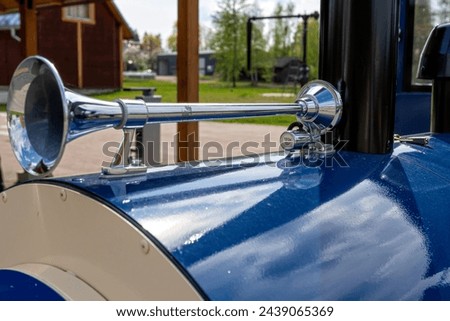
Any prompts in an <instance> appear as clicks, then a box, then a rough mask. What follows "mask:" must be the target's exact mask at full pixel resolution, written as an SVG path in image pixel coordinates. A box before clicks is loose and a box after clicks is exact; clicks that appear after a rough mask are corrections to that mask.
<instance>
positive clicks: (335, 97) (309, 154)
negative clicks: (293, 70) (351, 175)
mask: <svg viewBox="0 0 450 321" xmlns="http://www.w3.org/2000/svg"><path fill="white" fill-rule="evenodd" d="M296 102H297V103H298V104H299V105H303V106H304V107H305V110H306V112H304V113H301V114H297V122H295V123H292V124H291V125H290V126H289V127H288V130H287V131H285V132H284V133H283V134H281V136H280V146H281V148H282V149H284V150H285V151H286V152H287V153H288V156H291V155H293V154H294V153H300V155H301V156H302V157H303V158H305V159H317V158H325V157H332V156H333V155H334V153H335V149H334V146H333V145H332V144H325V143H323V142H322V140H321V136H322V135H324V134H325V133H327V132H328V131H331V130H332V129H333V128H334V127H335V126H336V125H337V124H338V123H339V121H340V119H341V116H342V99H341V96H340V94H339V93H338V92H337V91H336V89H334V87H333V86H331V85H330V84H329V83H327V82H325V81H321V80H316V81H313V82H310V83H308V84H306V85H305V86H304V87H303V88H302V89H301V91H300V93H299V94H298V97H297V101H296Z"/></svg>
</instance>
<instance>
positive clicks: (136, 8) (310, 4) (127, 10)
mask: <svg viewBox="0 0 450 321" xmlns="http://www.w3.org/2000/svg"><path fill="white" fill-rule="evenodd" d="M199 1H200V2H199V6H200V12H199V19H200V24H201V25H204V26H207V27H210V28H211V27H212V23H211V16H212V15H213V14H214V13H215V12H216V11H217V10H218V5H217V0H199ZM289 1H291V0H278V1H274V0H257V3H258V5H259V6H260V8H261V9H262V10H263V14H264V15H271V14H272V13H273V10H274V8H275V5H276V4H277V2H281V3H283V4H284V3H287V2H289ZM114 2H115V3H116V5H117V7H118V8H119V10H120V11H121V13H122V15H123V16H124V18H125V20H126V21H127V22H128V24H129V25H130V27H131V28H132V29H137V30H138V32H139V35H140V36H142V35H143V34H144V32H148V33H152V34H161V38H162V40H163V44H164V45H165V43H166V40H167V38H168V37H169V35H170V34H171V33H172V28H173V24H174V23H175V22H176V21H177V14H178V10H177V4H178V0H164V1H162V0H114ZM293 2H294V3H295V5H296V13H305V12H308V13H309V12H313V11H316V10H319V7H320V1H319V0H296V1H293ZM249 3H253V1H252V0H249Z"/></svg>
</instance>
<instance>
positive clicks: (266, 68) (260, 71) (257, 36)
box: [249, 1, 272, 86]
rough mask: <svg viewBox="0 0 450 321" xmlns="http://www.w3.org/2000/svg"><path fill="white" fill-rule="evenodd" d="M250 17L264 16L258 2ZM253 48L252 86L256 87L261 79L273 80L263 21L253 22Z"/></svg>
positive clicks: (253, 7) (250, 12)
mask: <svg viewBox="0 0 450 321" xmlns="http://www.w3.org/2000/svg"><path fill="white" fill-rule="evenodd" d="M249 15H250V16H251V17H261V16H262V15H263V14H262V10H261V8H260V7H259V6H258V3H257V2H256V1H255V3H254V4H253V5H252V6H251V8H250V10H249ZM251 46H252V48H251V54H252V57H251V59H252V70H250V77H251V80H252V85H254V86H255V85H257V83H258V79H259V78H260V77H262V78H271V69H272V60H271V59H270V56H269V54H268V52H267V46H268V41H267V37H266V36H265V34H264V22H263V21H262V20H254V21H253V22H252V43H251Z"/></svg>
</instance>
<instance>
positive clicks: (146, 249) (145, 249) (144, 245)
mask: <svg viewBox="0 0 450 321" xmlns="http://www.w3.org/2000/svg"><path fill="white" fill-rule="evenodd" d="M140 245H141V250H142V252H143V253H144V254H148V252H150V244H148V242H147V241H146V240H141V243H140Z"/></svg>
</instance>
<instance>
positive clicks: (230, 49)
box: [211, 0, 248, 87]
mask: <svg viewBox="0 0 450 321" xmlns="http://www.w3.org/2000/svg"><path fill="white" fill-rule="evenodd" d="M218 7H219V11H217V12H216V13H215V14H214V15H213V17H212V18H213V19H212V21H213V24H214V26H215V29H216V33H215V34H214V36H213V37H212V39H211V45H212V48H213V49H214V50H215V56H216V61H217V64H216V70H217V71H218V72H219V74H220V76H221V78H222V79H223V80H225V81H231V82H232V85H233V87H236V81H237V79H238V77H239V73H240V71H241V70H242V69H244V68H245V61H246V56H245V52H246V23H247V18H248V15H247V14H246V10H247V8H248V5H247V0H219V1H218Z"/></svg>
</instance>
